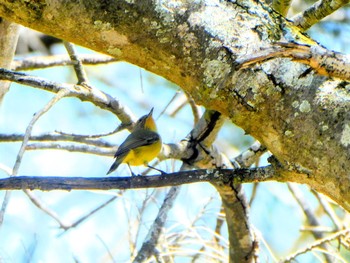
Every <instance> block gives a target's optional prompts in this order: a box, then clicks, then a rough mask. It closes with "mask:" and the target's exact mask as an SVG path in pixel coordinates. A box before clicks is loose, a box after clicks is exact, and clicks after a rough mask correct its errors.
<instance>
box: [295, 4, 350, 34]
mask: <svg viewBox="0 0 350 263" xmlns="http://www.w3.org/2000/svg"><path fill="white" fill-rule="evenodd" d="M348 3H349V0H319V1H317V2H316V3H314V4H313V5H312V6H310V7H309V8H307V9H306V10H304V11H303V12H301V13H299V14H297V15H296V16H294V17H293V19H292V20H293V23H294V25H296V26H298V27H300V28H301V29H303V30H304V31H305V30H307V29H308V28H310V27H311V26H312V25H314V24H315V23H317V22H319V21H320V20H321V19H323V18H325V17H326V16H328V15H330V14H332V13H333V12H334V11H336V10H338V9H339V8H341V7H343V6H344V5H346V4H348Z"/></svg>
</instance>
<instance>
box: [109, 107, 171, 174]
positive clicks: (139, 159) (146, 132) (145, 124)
mask: <svg viewBox="0 0 350 263" xmlns="http://www.w3.org/2000/svg"><path fill="white" fill-rule="evenodd" d="M152 114H153V108H152V109H151V111H150V112H149V113H148V114H146V115H144V116H142V117H141V118H140V119H138V121H137V122H136V124H135V127H134V129H133V130H132V132H131V133H130V134H129V135H128V137H126V139H125V141H124V142H123V143H122V144H121V145H120V146H119V148H118V150H117V152H116V153H115V155H114V158H115V161H114V163H113V164H112V166H111V168H110V169H109V170H108V172H107V175H108V174H110V173H112V172H113V171H115V170H116V169H117V168H118V167H119V165H120V164H122V163H126V164H127V165H128V167H129V170H130V172H131V175H132V176H135V174H134V173H133V171H132V170H131V167H130V165H132V166H139V165H145V166H147V167H149V168H151V169H155V170H157V171H159V172H161V173H162V174H163V173H164V172H163V171H161V170H159V169H156V168H154V167H152V166H150V165H148V162H150V161H152V160H153V159H154V158H155V157H157V156H158V154H159V152H160V150H161V148H162V138H161V137H160V135H159V133H158V131H157V126H156V123H155V121H154V119H153V116H152Z"/></svg>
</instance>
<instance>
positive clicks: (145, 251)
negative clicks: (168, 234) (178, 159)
mask: <svg viewBox="0 0 350 263" xmlns="http://www.w3.org/2000/svg"><path fill="white" fill-rule="evenodd" d="M179 192H180V186H173V187H171V188H170V190H169V192H168V193H167V195H166V197H165V199H164V202H163V204H162V206H161V207H160V209H159V211H158V215H157V217H156V219H155V220H154V222H153V224H152V226H151V228H150V230H149V232H148V234H147V236H146V239H145V241H144V242H143V244H142V246H141V248H140V250H139V252H138V254H137V255H136V257H135V259H134V260H133V262H134V263H136V262H144V261H145V260H147V259H148V258H149V257H151V256H152V255H153V254H154V252H155V248H156V246H157V243H158V239H159V236H160V234H161V232H162V229H163V226H164V224H165V222H166V220H167V216H168V212H169V210H170V209H171V208H172V207H173V204H174V201H175V199H176V197H177V196H178V194H179Z"/></svg>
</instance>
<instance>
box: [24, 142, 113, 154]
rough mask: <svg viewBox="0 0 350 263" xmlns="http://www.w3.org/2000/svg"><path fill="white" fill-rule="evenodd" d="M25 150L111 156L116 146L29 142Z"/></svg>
mask: <svg viewBox="0 0 350 263" xmlns="http://www.w3.org/2000/svg"><path fill="white" fill-rule="evenodd" d="M26 149H27V150H65V151H69V152H81V153H91V154H95V155H101V156H113V155H114V154H115V151H116V148H115V147H109V148H104V147H101V146H98V147H97V146H91V145H80V144H70V145H62V144H61V143H55V142H50V143H42V142H41V143H31V144H28V145H27V148H26Z"/></svg>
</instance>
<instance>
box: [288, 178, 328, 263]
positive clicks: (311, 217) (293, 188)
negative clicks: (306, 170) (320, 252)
mask: <svg viewBox="0 0 350 263" xmlns="http://www.w3.org/2000/svg"><path fill="white" fill-rule="evenodd" d="M287 185H288V189H289V191H290V192H291V193H292V195H293V197H294V198H295V200H296V201H297V202H298V204H299V206H300V207H301V209H302V210H303V212H304V214H305V216H306V218H307V221H308V225H310V226H320V225H321V222H320V221H319V220H318V218H317V217H316V216H315V214H314V212H313V211H312V209H311V207H310V206H309V204H308V202H307V201H306V199H305V198H304V196H303V194H302V192H301V190H300V189H299V188H298V186H297V185H295V184H292V183H287ZM311 233H312V235H313V236H314V237H315V238H316V239H320V238H323V237H324V235H323V233H321V232H317V231H312V232H311ZM321 247H322V248H324V249H325V250H327V251H332V247H331V246H330V245H328V244H327V243H323V244H321ZM324 256H325V258H326V259H327V262H333V257H331V256H330V255H328V254H324Z"/></svg>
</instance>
